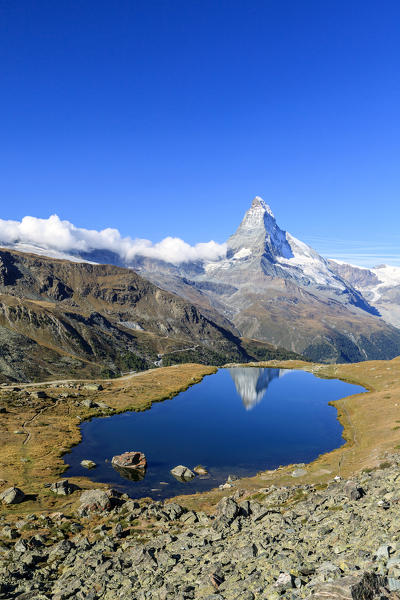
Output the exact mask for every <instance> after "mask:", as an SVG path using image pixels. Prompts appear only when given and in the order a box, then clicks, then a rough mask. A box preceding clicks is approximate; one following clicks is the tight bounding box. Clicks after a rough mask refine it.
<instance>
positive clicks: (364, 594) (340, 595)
mask: <svg viewBox="0 0 400 600" xmlns="http://www.w3.org/2000/svg"><path fill="white" fill-rule="evenodd" d="M384 584H385V580H384V578H383V577H380V576H379V575H377V574H376V573H362V574H361V575H359V576H355V575H349V576H348V577H343V578H342V579H338V580H337V581H333V582H328V583H324V584H322V585H321V586H319V587H317V588H316V589H315V591H314V594H313V596H312V598H313V600H375V598H380V597H385V596H384V595H383V592H384ZM380 592H382V595H381V594H380ZM378 594H379V596H378Z"/></svg>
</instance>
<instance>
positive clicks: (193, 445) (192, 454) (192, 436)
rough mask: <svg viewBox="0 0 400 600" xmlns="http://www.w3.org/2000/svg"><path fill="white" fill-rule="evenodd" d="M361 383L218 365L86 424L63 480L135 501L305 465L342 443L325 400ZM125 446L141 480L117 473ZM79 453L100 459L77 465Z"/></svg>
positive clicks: (334, 415)
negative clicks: (84, 480)
mask: <svg viewBox="0 0 400 600" xmlns="http://www.w3.org/2000/svg"><path fill="white" fill-rule="evenodd" d="M364 391H365V389H364V388H363V387H361V386H359V385H353V384H350V383H346V382H343V381H340V380H337V379H320V378H318V377H316V376H315V375H313V374H312V373H307V372H305V371H298V370H288V369H274V368H257V367H235V368H225V369H220V370H219V371H218V372H217V373H216V374H215V375H210V376H207V377H205V378H204V379H203V381H202V382H201V383H199V384H197V385H194V386H192V387H190V388H189V389H187V390H186V391H185V392H182V393H180V394H178V395H177V396H175V397H174V398H172V399H170V400H165V401H164V402H159V403H155V404H153V405H152V407H151V408H150V409H149V410H146V411H143V412H126V413H123V414H118V415H115V416H111V417H106V418H94V419H92V420H91V421H88V422H85V423H82V425H81V433H82V442H81V443H80V444H79V445H77V446H75V447H74V448H72V450H71V452H70V453H68V454H67V455H65V457H64V459H65V461H66V462H67V463H68V465H70V466H69V468H68V470H67V472H66V476H68V477H72V476H87V477H90V479H92V480H93V481H97V482H102V483H108V484H110V485H111V486H112V487H114V488H116V489H117V490H119V491H121V492H126V493H127V494H128V495H129V496H131V497H133V498H135V497H136V498H139V497H146V496H150V497H152V498H154V499H164V498H168V497H172V496H176V495H179V494H185V493H195V492H202V491H206V490H209V489H211V488H214V487H217V486H218V485H220V484H223V483H225V482H226V480H227V478H228V477H229V475H231V476H232V475H233V476H236V477H249V476H253V475H255V474H256V473H257V472H259V471H262V470H266V469H274V468H276V467H278V466H280V465H287V464H291V463H307V462H310V461H312V460H314V459H315V458H317V456H319V455H320V454H324V453H326V452H329V451H331V450H333V449H335V448H338V447H339V446H341V445H342V444H343V443H344V440H343V437H342V432H343V427H342V425H341V424H340V423H339V421H338V419H337V411H336V409H335V407H334V406H330V405H329V402H332V401H334V400H338V399H339V398H343V397H345V396H350V395H352V394H359V393H361V392H364ZM126 451H140V452H143V453H144V454H145V455H146V458H147V469H146V471H145V476H144V478H143V479H141V480H138V481H135V480H133V479H131V478H128V477H125V476H123V475H121V473H120V472H119V471H117V470H116V469H115V468H114V467H113V466H112V464H111V459H112V457H113V456H115V455H118V454H122V453H124V452H126ZM83 459H89V460H92V461H94V462H95V463H96V465H97V466H96V467H95V468H93V469H90V470H88V469H86V468H84V467H82V466H81V464H80V463H81V461H82V460H83ZM177 465H184V466H186V467H189V468H190V469H193V468H194V467H195V466H197V465H202V466H204V467H205V468H206V470H207V471H208V474H207V475H201V476H199V475H196V477H195V478H194V479H192V480H190V481H187V482H183V481H179V480H177V479H176V478H175V477H173V475H172V474H171V473H170V470H171V469H172V468H173V467H175V466H177Z"/></svg>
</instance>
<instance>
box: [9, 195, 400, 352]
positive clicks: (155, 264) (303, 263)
mask: <svg viewBox="0 0 400 600" xmlns="http://www.w3.org/2000/svg"><path fill="white" fill-rule="evenodd" d="M30 219H31V220H32V218H30ZM50 219H52V222H51V223H50V226H51V227H50V229H49V223H48V222H47V221H46V222H44V221H43V220H40V223H39V225H38V223H36V222H35V223H32V222H31V220H30V221H29V222H27V223H24V222H21V224H18V223H14V222H12V227H11V226H10V227H8V226H3V230H4V231H5V232H6V234H7V236H8V237H7V239H6V242H7V245H8V246H11V247H14V248H18V249H19V250H23V249H24V248H26V249H27V250H29V251H31V252H35V253H44V254H46V253H47V254H50V255H52V256H55V255H57V256H59V257H62V258H69V259H71V260H82V261H89V262H95V263H98V262H101V263H111V264H115V265H118V266H125V267H131V268H133V269H134V270H135V271H137V272H138V273H140V274H141V275H143V276H144V277H145V278H147V279H149V280H150V281H152V282H153V283H155V284H157V285H158V286H160V287H162V288H164V289H166V290H168V291H171V292H174V293H176V294H178V295H180V296H182V297H184V298H185V299H187V300H189V301H190V302H191V303H193V304H195V305H196V306H198V307H199V308H200V310H201V311H202V313H203V314H204V315H205V316H207V315H213V318H214V320H215V315H216V312H218V314H219V315H220V325H222V326H223V327H226V326H227V324H228V322H229V323H230V324H231V326H232V327H231V329H232V331H234V333H235V334H236V335H241V336H242V337H245V338H250V339H256V340H261V341H264V342H268V343H270V344H273V345H275V346H281V347H284V348H286V349H288V350H293V351H295V352H298V353H301V354H304V355H305V356H307V357H309V358H310V359H313V360H321V361H328V362H336V361H339V362H340V361H344V362H346V361H357V360H365V359H367V358H369V359H374V358H392V357H394V356H396V355H398V354H400V330H399V329H397V328H395V327H393V326H392V325H390V324H389V323H388V322H389V321H391V322H395V319H394V318H393V316H390V315H389V312H390V313H391V315H392V314H393V310H390V311H389V310H386V304H385V302H386V300H385V302H384V301H383V300H382V299H383V298H384V297H385V298H387V295H388V294H389V295H391V296H392V297H391V300H390V302H391V303H392V304H395V303H396V302H397V303H398V308H397V311H398V313H397V314H398V315H399V318H398V321H396V324H400V289H399V287H398V285H397V283H396V282H397V281H398V280H397V274H396V272H395V271H393V272H392V271H391V270H390V268H387V267H385V268H377V269H375V270H364V269H357V268H356V269H354V268H352V269H350V268H349V267H348V266H343V265H342V266H341V265H339V264H338V263H335V262H333V261H328V260H326V259H325V258H323V257H322V256H320V255H319V254H318V253H317V252H316V251H315V250H314V249H313V248H311V247H310V246H308V245H307V244H305V243H303V242H302V241H300V240H298V239H296V238H295V237H293V236H292V235H291V234H290V233H287V232H286V231H284V230H283V229H281V228H280V227H279V225H278V224H277V221H276V219H275V217H274V214H273V212H272V210H271V208H270V207H269V206H268V204H266V203H265V202H264V200H263V199H262V198H260V197H258V196H257V197H256V198H254V200H253V202H252V203H251V206H250V207H249V209H248V210H247V212H246V214H245V215H244V218H243V220H242V222H241V223H240V225H239V227H238V229H237V231H236V232H235V233H234V234H233V235H232V236H231V237H230V238H229V239H228V240H227V242H226V244H216V243H215V242H209V243H207V244H197V245H196V246H195V247H189V246H188V245H187V244H185V243H184V242H183V241H182V240H177V239H176V238H166V240H163V241H162V242H160V243H159V244H153V245H152V244H151V242H148V241H145V240H132V239H131V238H121V236H120V234H119V233H118V232H116V230H104V231H102V232H95V231H89V230H79V229H78V228H76V227H74V226H73V225H72V224H70V223H68V222H62V221H60V220H59V219H58V218H56V217H51V218H50ZM57 219H58V220H57ZM49 221H50V220H49ZM4 223H7V222H2V224H3V225H4ZM0 224H1V223H0ZM53 226H54V227H56V228H57V230H58V231H59V235H58V236H57V238H56V241H55V242H53V241H52V240H54V236H52V235H51V231H52V229H51V228H52V227H53ZM38 230H39V231H43V234H44V239H45V240H46V241H45V243H44V244H43V246H41V244H40V243H39V240H38V233H37V232H38ZM30 231H33V232H34V235H33V234H32V236H30V234H29V232H30ZM1 232H2V228H1V227H0V241H1ZM27 232H28V233H27ZM52 244H53V245H52ZM23 245H24V246H23ZM179 249H181V251H180V250H179ZM54 253H58V254H54ZM60 255H61V256H60ZM384 305H385V306H384ZM380 314H382V315H384V316H385V318H386V321H388V322H386V321H385V320H384V319H382V318H381V317H380Z"/></svg>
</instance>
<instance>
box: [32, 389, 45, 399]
mask: <svg viewBox="0 0 400 600" xmlns="http://www.w3.org/2000/svg"><path fill="white" fill-rule="evenodd" d="M29 395H30V396H31V397H32V398H40V399H44V398H48V395H47V394H46V392H44V391H43V390H36V391H34V392H29Z"/></svg>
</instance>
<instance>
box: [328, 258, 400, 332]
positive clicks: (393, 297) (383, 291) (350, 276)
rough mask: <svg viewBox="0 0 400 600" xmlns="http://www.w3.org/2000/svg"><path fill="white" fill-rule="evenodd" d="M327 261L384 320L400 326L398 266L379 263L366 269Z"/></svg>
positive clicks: (399, 279)
mask: <svg viewBox="0 0 400 600" xmlns="http://www.w3.org/2000/svg"><path fill="white" fill-rule="evenodd" d="M328 262H329V265H330V267H331V269H332V270H333V271H334V272H335V273H337V274H338V275H339V276H340V277H343V278H345V279H346V280H347V281H349V282H350V283H351V284H352V285H353V286H354V288H355V289H357V290H358V291H359V292H360V293H361V294H362V295H363V296H364V298H366V299H367V300H368V302H369V303H370V304H371V305H372V306H374V307H375V308H376V309H377V310H378V311H379V313H380V314H381V315H382V317H383V319H384V320H385V321H387V322H388V323H391V324H392V325H395V326H396V327H400V267H392V266H389V265H380V266H378V267H374V268H373V269H367V268H365V267H356V266H354V265H349V264H346V263H340V262H337V261H334V260H330V261H328Z"/></svg>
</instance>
